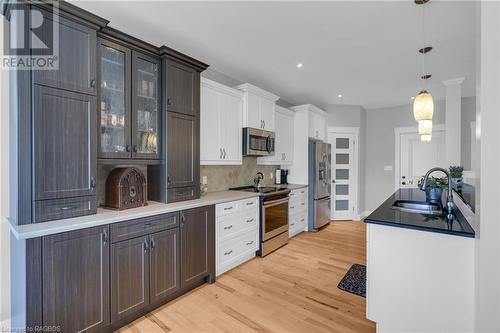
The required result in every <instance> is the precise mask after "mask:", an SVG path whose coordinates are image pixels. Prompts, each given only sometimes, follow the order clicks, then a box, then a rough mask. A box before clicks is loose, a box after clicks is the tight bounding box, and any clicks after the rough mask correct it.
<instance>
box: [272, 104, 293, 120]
mask: <svg viewBox="0 0 500 333" xmlns="http://www.w3.org/2000/svg"><path fill="white" fill-rule="evenodd" d="M275 110H276V112H279V113H281V114H284V115H287V116H290V117H293V116H294V115H295V112H293V111H292V110H290V109H288V108H285V107H283V106H281V105H276V107H275Z"/></svg>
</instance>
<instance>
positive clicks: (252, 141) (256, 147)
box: [243, 127, 275, 156]
mask: <svg viewBox="0 0 500 333" xmlns="http://www.w3.org/2000/svg"><path fill="white" fill-rule="evenodd" d="M274 141H275V134H274V132H269V131H264V130H261V129H258V128H251V127H245V128H243V155H244V156H270V155H274Z"/></svg>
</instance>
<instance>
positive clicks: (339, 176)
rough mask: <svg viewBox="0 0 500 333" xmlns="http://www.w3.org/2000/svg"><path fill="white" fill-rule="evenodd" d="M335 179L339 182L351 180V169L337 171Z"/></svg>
mask: <svg viewBox="0 0 500 333" xmlns="http://www.w3.org/2000/svg"><path fill="white" fill-rule="evenodd" d="M335 178H336V179H339V180H343V179H349V169H335Z"/></svg>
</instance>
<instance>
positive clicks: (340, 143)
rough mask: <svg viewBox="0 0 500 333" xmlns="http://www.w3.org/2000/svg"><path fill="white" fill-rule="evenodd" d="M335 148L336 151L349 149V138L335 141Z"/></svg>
mask: <svg viewBox="0 0 500 333" xmlns="http://www.w3.org/2000/svg"><path fill="white" fill-rule="evenodd" d="M335 147H336V148H337V149H349V138H337V139H335Z"/></svg>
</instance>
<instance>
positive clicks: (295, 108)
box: [290, 104, 327, 116]
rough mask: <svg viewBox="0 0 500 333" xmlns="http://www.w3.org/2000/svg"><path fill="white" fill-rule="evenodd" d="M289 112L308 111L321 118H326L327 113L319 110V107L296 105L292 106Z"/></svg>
mask: <svg viewBox="0 0 500 333" xmlns="http://www.w3.org/2000/svg"><path fill="white" fill-rule="evenodd" d="M290 109H291V110H293V111H295V112H297V111H309V112H315V113H318V114H321V115H323V116H326V115H327V113H326V111H324V110H321V109H320V108H319V107H317V106H316V105H313V104H302V105H297V106H292V107H291V108H290Z"/></svg>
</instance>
